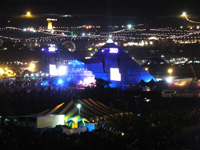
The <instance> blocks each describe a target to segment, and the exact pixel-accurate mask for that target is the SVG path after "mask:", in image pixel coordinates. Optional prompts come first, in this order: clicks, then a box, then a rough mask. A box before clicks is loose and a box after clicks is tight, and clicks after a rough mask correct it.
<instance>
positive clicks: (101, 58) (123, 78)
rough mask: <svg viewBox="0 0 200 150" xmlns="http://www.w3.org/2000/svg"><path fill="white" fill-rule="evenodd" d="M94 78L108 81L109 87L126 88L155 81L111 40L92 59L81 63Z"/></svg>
mask: <svg viewBox="0 0 200 150" xmlns="http://www.w3.org/2000/svg"><path fill="white" fill-rule="evenodd" d="M83 62H84V63H85V65H86V67H87V69H88V70H90V71H92V73H93V74H94V75H95V77H96V78H102V79H104V80H107V81H110V82H111V84H110V86H111V87H121V88H123V87H126V86H132V85H136V84H137V83H139V82H140V81H141V80H144V81H145V82H149V81H151V80H152V79H153V80H154V81H156V79H155V78H154V77H153V76H152V75H150V74H149V73H148V72H147V71H145V70H144V69H143V68H142V67H141V66H140V65H139V64H137V63H136V62H135V61H134V60H133V59H131V57H130V56H129V55H128V54H126V53H125V52H124V51H123V50H122V49H121V48H120V47H118V46H117V45H115V44H114V42H113V41H112V39H109V40H108V41H107V43H106V44H105V45H104V46H103V47H101V49H100V50H99V51H98V52H96V53H95V54H94V55H93V57H91V58H90V59H86V60H84V61H83Z"/></svg>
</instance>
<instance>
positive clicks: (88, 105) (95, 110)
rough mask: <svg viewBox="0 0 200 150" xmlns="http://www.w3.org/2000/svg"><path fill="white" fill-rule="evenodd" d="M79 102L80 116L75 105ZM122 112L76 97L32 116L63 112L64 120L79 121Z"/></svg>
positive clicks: (97, 102)
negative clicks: (74, 99)
mask: <svg viewBox="0 0 200 150" xmlns="http://www.w3.org/2000/svg"><path fill="white" fill-rule="evenodd" d="M78 103H79V104H81V108H80V116H79V110H78V108H77V107H76V106H77V104H78ZM120 113H124V112H123V111H121V110H119V109H115V108H110V107H108V106H106V105H104V104H103V103H101V102H99V101H94V100H92V99H90V98H89V99H82V100H80V99H78V100H76V101H73V100H71V101H70V102H68V103H61V104H59V105H57V106H56V107H54V108H52V109H48V110H45V111H43V112H40V113H38V114H34V116H41V115H50V114H65V122H68V121H70V120H74V121H75V122H77V121H79V120H80V119H81V118H86V119H90V118H93V117H97V116H99V117H100V116H111V115H116V114H120Z"/></svg>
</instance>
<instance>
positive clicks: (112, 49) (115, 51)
mask: <svg viewBox="0 0 200 150" xmlns="http://www.w3.org/2000/svg"><path fill="white" fill-rule="evenodd" d="M109 50H110V52H109V53H118V52H119V49H118V48H109Z"/></svg>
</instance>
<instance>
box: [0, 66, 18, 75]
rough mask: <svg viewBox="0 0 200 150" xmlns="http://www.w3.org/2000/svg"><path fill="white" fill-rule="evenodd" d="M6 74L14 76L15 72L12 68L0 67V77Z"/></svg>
mask: <svg viewBox="0 0 200 150" xmlns="http://www.w3.org/2000/svg"><path fill="white" fill-rule="evenodd" d="M4 75H6V76H7V77H14V76H15V75H16V73H14V72H13V71H12V70H10V69H8V68H7V67H5V68H0V77H2V76H4Z"/></svg>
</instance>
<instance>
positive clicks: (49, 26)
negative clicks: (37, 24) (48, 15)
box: [47, 22, 53, 30]
mask: <svg viewBox="0 0 200 150" xmlns="http://www.w3.org/2000/svg"><path fill="white" fill-rule="evenodd" d="M47 29H48V30H53V24H52V22H48V27H47Z"/></svg>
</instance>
